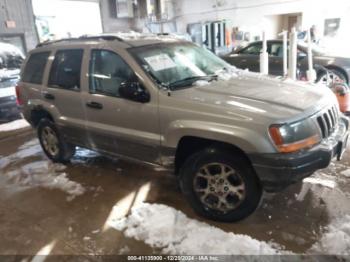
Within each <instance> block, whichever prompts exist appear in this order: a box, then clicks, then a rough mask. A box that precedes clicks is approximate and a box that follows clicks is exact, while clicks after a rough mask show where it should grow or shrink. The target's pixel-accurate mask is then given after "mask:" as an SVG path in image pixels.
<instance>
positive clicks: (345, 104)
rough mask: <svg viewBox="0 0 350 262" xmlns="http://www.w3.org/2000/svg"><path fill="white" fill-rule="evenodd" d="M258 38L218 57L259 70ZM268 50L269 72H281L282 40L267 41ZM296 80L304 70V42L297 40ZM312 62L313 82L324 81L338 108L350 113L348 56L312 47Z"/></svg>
mask: <svg viewBox="0 0 350 262" xmlns="http://www.w3.org/2000/svg"><path fill="white" fill-rule="evenodd" d="M261 50H262V42H261V41H257V42H252V43H250V44H248V45H247V46H245V47H241V48H238V49H237V50H235V51H233V52H232V53H231V54H228V55H225V56H224V57H222V58H223V59H224V60H226V61H227V62H228V63H230V64H231V65H234V66H236V67H238V68H241V69H249V71H253V72H259V71H260V52H261ZM267 52H268V54H269V74H270V75H275V76H283V41H282V40H270V41H267ZM297 54H298V63H297V69H298V70H297V72H298V76H297V78H298V80H304V81H306V80H307V77H306V72H307V70H308V59H307V46H306V45H305V44H302V43H298V53H297ZM313 63H314V69H315V70H316V73H317V79H316V82H318V83H324V84H326V85H327V86H328V87H330V88H331V89H332V90H333V92H334V93H335V94H336V96H337V98H338V102H339V106H340V110H341V111H342V112H343V113H345V114H347V115H349V113H350V92H349V87H348V84H349V79H350V58H345V57H334V56H327V55H326V53H325V52H323V51H322V50H321V49H317V48H316V47H313Z"/></svg>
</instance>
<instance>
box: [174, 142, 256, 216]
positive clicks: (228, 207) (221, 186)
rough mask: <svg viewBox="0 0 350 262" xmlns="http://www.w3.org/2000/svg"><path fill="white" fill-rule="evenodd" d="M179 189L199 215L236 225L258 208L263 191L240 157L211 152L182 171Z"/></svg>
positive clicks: (199, 155)
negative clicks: (235, 222) (236, 222)
mask: <svg viewBox="0 0 350 262" xmlns="http://www.w3.org/2000/svg"><path fill="white" fill-rule="evenodd" d="M179 179H180V187H181V189H182V192H183V194H184V195H185V197H186V198H187V200H188V201H189V203H190V205H191V206H192V208H193V209H194V210H195V212H196V213H197V214H199V215H200V216H203V217H205V218H208V219H211V220H216V221H222V222H234V221H238V220H241V219H244V218H246V217H248V216H249V215H250V214H252V213H253V212H254V211H255V210H256V208H257V207H258V205H259V203H260V200H261V197H262V188H261V185H260V183H259V179H258V177H257V176H256V174H255V172H254V170H253V168H252V167H251V165H250V163H249V162H248V160H246V159H245V158H244V157H243V156H241V155H240V154H237V153H233V152H230V151H225V150H220V149H216V148H208V149H205V150H203V151H200V152H198V153H195V154H193V155H192V156H190V157H189V158H188V159H187V161H186V162H185V163H184V165H183V167H182V168H181V170H180V177H179Z"/></svg>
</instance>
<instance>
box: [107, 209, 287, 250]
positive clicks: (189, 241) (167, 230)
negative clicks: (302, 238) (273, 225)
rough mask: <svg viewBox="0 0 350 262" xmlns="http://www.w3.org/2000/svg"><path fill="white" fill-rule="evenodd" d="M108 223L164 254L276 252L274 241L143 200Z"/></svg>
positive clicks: (277, 248)
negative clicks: (237, 231)
mask: <svg viewBox="0 0 350 262" xmlns="http://www.w3.org/2000/svg"><path fill="white" fill-rule="evenodd" d="M108 223H109V225H110V226H111V227H113V228H115V229H117V230H119V231H123V230H125V231H124V234H125V235H126V236H127V237H132V238H135V239H137V240H142V241H144V242H145V243H146V244H148V245H150V246H151V247H153V248H159V249H161V252H162V253H163V254H177V255H185V254H186V255H198V254H201V255H202V254H203V255H219V254H225V255H236V254H238V255H261V254H264V255H273V254H281V251H280V250H281V248H280V247H278V246H277V245H275V244H268V243H266V242H263V241H258V240H256V239H253V238H251V237H250V236H247V235H236V234H233V233H226V232H224V231H223V230H221V229H219V228H216V227H213V226H210V225H208V224H206V223H202V222H199V221H197V220H194V219H190V218H188V217H186V215H185V214H183V213H182V212H180V211H177V210H176V209H174V208H171V207H168V206H165V205H158V204H147V203H142V204H140V205H138V206H136V207H134V208H133V209H132V212H131V214H130V215H129V216H128V217H124V218H122V219H118V218H114V219H113V218H112V219H111V220H110V221H109V222H108Z"/></svg>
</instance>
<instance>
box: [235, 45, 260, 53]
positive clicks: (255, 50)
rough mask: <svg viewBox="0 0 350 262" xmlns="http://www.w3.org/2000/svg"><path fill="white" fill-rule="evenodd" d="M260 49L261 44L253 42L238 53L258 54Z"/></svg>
mask: <svg viewBox="0 0 350 262" xmlns="http://www.w3.org/2000/svg"><path fill="white" fill-rule="evenodd" d="M261 49H262V44H261V43H258V44H253V45H250V46H248V47H246V48H244V49H243V50H242V51H241V52H240V53H241V54H245V55H259V54H260V52H261Z"/></svg>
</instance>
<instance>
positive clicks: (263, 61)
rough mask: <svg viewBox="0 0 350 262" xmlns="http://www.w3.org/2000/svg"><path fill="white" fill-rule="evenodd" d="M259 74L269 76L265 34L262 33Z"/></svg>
mask: <svg viewBox="0 0 350 262" xmlns="http://www.w3.org/2000/svg"><path fill="white" fill-rule="evenodd" d="M260 73H262V74H264V75H268V74H269V54H268V53H267V41H266V35H265V32H263V46H262V50H261V53H260Z"/></svg>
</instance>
